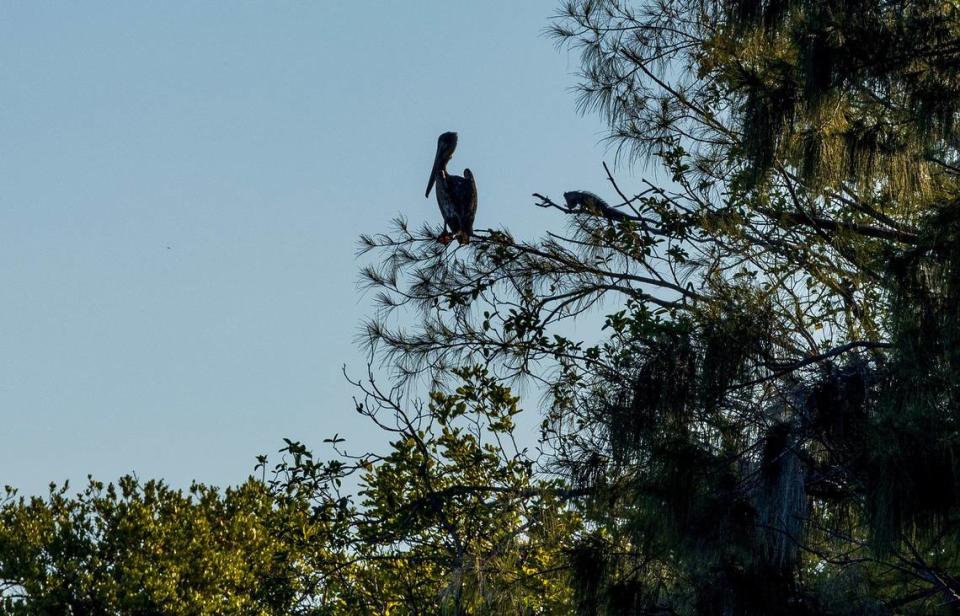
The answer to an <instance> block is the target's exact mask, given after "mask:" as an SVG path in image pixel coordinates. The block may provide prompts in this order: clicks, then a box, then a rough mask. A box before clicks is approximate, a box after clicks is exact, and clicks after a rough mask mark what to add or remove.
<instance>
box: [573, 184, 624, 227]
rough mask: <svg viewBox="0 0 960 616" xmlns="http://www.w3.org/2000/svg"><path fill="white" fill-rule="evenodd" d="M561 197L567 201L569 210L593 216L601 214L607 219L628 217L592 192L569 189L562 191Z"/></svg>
mask: <svg viewBox="0 0 960 616" xmlns="http://www.w3.org/2000/svg"><path fill="white" fill-rule="evenodd" d="M563 199H564V201H566V202H567V207H568V208H570V210H571V211H582V212H586V213H587V214H592V215H594V216H603V217H604V218H606V219H607V220H616V221H620V220H628V219H629V218H630V217H629V216H627V215H626V214H624V213H623V212H621V211H620V210H616V209H614V208H612V207H610V206H609V205H607V202H606V201H604V200H603V199H601V198H600V197H598V196H596V195H595V194H593V193H592V192H587V191H585V190H571V191H570V192H565V193H563Z"/></svg>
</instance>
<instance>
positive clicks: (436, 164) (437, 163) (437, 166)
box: [424, 146, 443, 197]
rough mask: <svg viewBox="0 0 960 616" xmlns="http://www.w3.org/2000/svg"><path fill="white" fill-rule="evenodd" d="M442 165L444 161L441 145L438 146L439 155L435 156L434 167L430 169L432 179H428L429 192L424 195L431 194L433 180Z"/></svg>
mask: <svg viewBox="0 0 960 616" xmlns="http://www.w3.org/2000/svg"><path fill="white" fill-rule="evenodd" d="M442 166H443V161H442V158H441V152H440V146H437V155H436V156H434V158H433V169H432V170H431V171H430V179H429V180H428V181H427V192H426V194H424V197H429V196H430V191H431V190H433V182H434V180H436V177H437V171H440V168H441V167H442Z"/></svg>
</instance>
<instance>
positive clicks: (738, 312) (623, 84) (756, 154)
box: [364, 0, 960, 614]
mask: <svg viewBox="0 0 960 616" xmlns="http://www.w3.org/2000/svg"><path fill="white" fill-rule="evenodd" d="M552 33H553V35H554V36H556V37H557V38H558V39H559V40H560V41H561V42H562V43H564V44H566V45H569V46H571V47H572V48H574V49H577V50H579V51H580V52H581V54H582V66H583V71H582V74H581V85H580V90H581V95H582V98H581V105H582V109H583V110H584V111H588V112H597V113H600V114H601V115H602V116H603V117H605V118H606V120H607V121H608V123H609V129H610V138H611V143H612V144H614V145H615V146H616V148H617V152H618V154H619V155H620V161H621V162H623V163H624V164H631V163H637V164H639V163H647V162H651V161H652V162H653V163H654V164H656V165H658V166H660V167H661V168H662V169H664V170H666V172H667V173H666V178H668V180H664V181H657V180H649V181H644V182H643V184H642V186H640V187H639V188H638V189H635V190H626V189H625V188H623V187H622V186H621V184H620V183H618V182H617V181H616V179H615V176H614V174H613V173H612V172H610V170H608V180H609V185H608V187H607V188H606V192H609V193H610V194H611V195H615V198H613V197H611V199H610V201H609V203H608V202H607V201H605V200H604V199H603V198H601V197H598V196H596V195H594V194H593V193H587V192H585V191H580V190H578V191H567V192H566V194H565V195H564V199H563V200H559V199H551V198H550V197H547V196H544V195H539V194H538V195H535V198H536V205H538V206H540V207H543V208H547V209H553V210H558V211H560V212H562V213H564V214H565V215H566V217H567V219H568V221H569V229H568V232H566V233H551V234H549V235H548V236H547V237H545V238H543V239H541V240H534V241H519V240H516V239H514V238H513V237H512V236H511V235H510V234H509V233H508V232H507V231H505V230H495V231H486V232H480V233H479V235H480V237H479V241H477V242H475V243H474V244H472V245H471V247H470V249H468V250H464V249H461V250H457V251H455V252H453V253H451V252H448V251H445V250H444V248H443V247H441V246H439V245H438V244H436V242H435V232H434V230H432V229H430V228H424V229H422V230H420V231H417V232H414V231H411V230H410V229H409V227H408V226H407V225H406V223H405V222H403V221H399V222H398V226H397V232H396V233H394V234H392V235H382V236H374V237H368V238H365V240H364V241H365V249H366V250H372V251H375V252H376V253H377V254H380V255H382V257H383V259H382V260H381V263H382V265H381V266H379V267H371V268H369V269H368V270H367V271H366V272H365V277H366V279H367V281H368V282H369V284H370V285H371V286H372V287H374V288H376V289H377V290H378V291H379V294H378V300H379V302H380V305H381V307H382V309H383V312H382V313H380V314H379V315H378V317H377V318H376V319H374V320H373V321H371V322H370V323H369V324H368V328H367V333H368V339H369V341H370V343H371V347H372V348H373V349H374V350H376V351H378V352H381V353H383V354H384V356H385V357H388V358H390V359H392V360H393V361H394V365H395V366H396V367H397V368H398V370H399V372H400V376H401V377H403V378H406V379H409V378H416V377H418V376H428V377H430V378H434V379H439V380H441V381H442V380H443V378H444V376H443V375H444V374H446V373H447V372H448V371H449V370H450V369H451V368H452V367H456V366H460V365H464V364H472V363H478V362H479V363H483V364H485V365H487V366H489V367H490V369H491V370H494V371H495V372H496V374H498V375H499V376H500V377H503V378H516V377H526V378H529V379H532V380H533V381H534V382H537V383H540V384H542V385H543V386H544V387H545V388H546V390H547V391H548V392H549V393H550V397H549V401H548V404H547V409H546V417H545V420H544V424H543V435H542V436H543V444H544V446H546V447H549V448H551V455H550V457H549V460H545V462H548V463H549V465H550V469H551V470H552V472H555V473H558V474H559V475H560V476H561V477H563V478H564V479H565V480H566V481H568V482H570V483H572V484H574V485H575V487H577V488H578V490H577V491H576V492H571V493H576V494H586V496H584V497H582V498H576V499H572V500H571V506H574V507H576V508H578V509H579V510H580V512H581V513H582V514H583V516H584V517H585V519H586V520H587V521H588V524H587V525H586V527H585V530H584V531H583V532H582V533H581V535H580V537H579V541H578V544H577V547H576V548H575V549H573V550H572V551H571V552H570V559H569V565H570V566H571V567H572V568H573V570H574V571H575V573H576V574H575V575H574V577H573V579H575V580H577V583H578V586H577V591H578V596H579V598H580V607H581V611H582V612H583V613H588V614H620V613H631V614H632V613H650V614H656V613H664V614H672V613H704V614H773V613H776V614H822V613H836V614H852V613H902V612H911V613H938V612H951V611H952V610H956V609H960V607H958V606H960V579H957V577H956V576H957V575H958V565H960V562H958V559H960V549H958V548H957V540H958V539H960V536H958V533H957V522H958V513H960V500H958V499H960V481H958V479H960V467H958V461H957V456H956V448H957V444H958V437H960V432H958V428H960V426H958V420H960V409H958V404H957V402H958V394H960V390H958V384H960V379H958V378H957V376H958V368H960V354H958V351H957V350H956V349H957V348H958V345H957V344H956V341H955V337H956V336H957V332H958V323H957V320H958V306H960V301H958V300H960V284H958V282H960V276H958V272H960V270H958V267H960V252H958V250H960V249H958V248H956V247H957V246H958V242H957V239H960V238H958V237H957V235H958V230H960V221H958V219H960V216H958V215H957V212H958V207H960V205H958V201H960V199H958V197H960V186H958V183H957V175H958V173H960V161H958V158H960V157H958V143H960V142H958V136H960V135H958V131H957V128H956V126H955V123H954V121H953V120H954V118H955V117H956V113H957V108H956V107H957V104H958V101H960V7H958V6H956V5H955V4H954V3H952V2H949V1H939V2H931V1H916V2H914V1H897V2H894V1H890V2H887V1H883V0H881V1H872V2H865V1H858V0H849V1H844V2H813V1H810V0H806V1H803V0H794V1H789V0H767V1H759V0H727V1H717V2H711V1H704V0H635V1H633V2H628V1H626V0H573V1H571V2H568V3H567V4H566V5H565V7H564V8H563V10H562V14H561V16H560V17H559V19H558V20H557V21H556V22H555V23H554V26H553V29H552ZM560 188H562V189H568V188H572V187H560ZM597 192H600V191H597ZM611 204H612V205H611ZM601 302H603V303H604V306H605V307H609V306H611V305H613V306H614V309H615V310H616V311H615V312H613V313H611V314H609V316H608V317H607V319H606V324H605V330H606V333H607V334H609V335H608V336H607V337H606V338H604V339H603V341H602V342H600V343H598V344H591V343H590V342H584V341H579V340H574V339H571V338H570V337H569V336H568V335H564V332H565V331H568V330H566V329H565V325H564V324H565V323H566V322H567V321H570V320H573V319H576V318H577V317H578V316H579V315H581V314H583V313H584V312H586V311H588V310H591V309H593V308H595V307H596V306H597V305H598V304H600V303H601ZM408 309H411V310H412V311H413V312H414V313H415V314H417V319H415V320H414V322H415V323H417V325H414V326H413V327H407V328H403V327H401V328H390V327H388V326H387V325H386V324H387V323H388V322H389V319H390V317H391V315H392V314H393V313H395V312H397V311H404V310H408Z"/></svg>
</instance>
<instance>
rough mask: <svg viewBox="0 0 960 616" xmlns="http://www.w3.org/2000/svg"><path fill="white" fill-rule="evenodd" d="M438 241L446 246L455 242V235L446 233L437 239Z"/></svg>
mask: <svg viewBox="0 0 960 616" xmlns="http://www.w3.org/2000/svg"><path fill="white" fill-rule="evenodd" d="M437 241H438V242H440V243H441V244H443V245H444V246H446V245H447V244H449V243H450V242H452V241H453V233H450V232H448V231H444V232H443V233H441V234H440V235H439V236H438V237H437Z"/></svg>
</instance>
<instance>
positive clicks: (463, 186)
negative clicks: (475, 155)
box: [426, 133, 477, 244]
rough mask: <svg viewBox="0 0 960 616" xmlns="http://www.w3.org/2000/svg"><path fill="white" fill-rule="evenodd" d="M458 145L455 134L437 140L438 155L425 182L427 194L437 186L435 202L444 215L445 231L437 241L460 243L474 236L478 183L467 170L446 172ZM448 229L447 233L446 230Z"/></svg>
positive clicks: (447, 134)
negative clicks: (454, 173)
mask: <svg viewBox="0 0 960 616" xmlns="http://www.w3.org/2000/svg"><path fill="white" fill-rule="evenodd" d="M456 148H457V133H443V134H442V135H440V138H439V139H437V155H436V156H435V157H434V160H433V171H431V172H430V181H429V182H428V183H427V192H426V196H427V197H429V196H430V190H431V189H432V188H433V185H434V184H436V185H437V205H439V206H440V214H441V215H442V216H443V223H444V232H443V234H441V235H440V237H439V238H438V240H439V241H440V242H441V243H444V244H447V243H449V242H450V241H451V240H452V239H453V238H454V237H456V238H457V241H459V242H460V243H461V244H467V243H469V242H470V236H471V235H473V220H474V218H475V217H476V215H477V182H476V180H475V179H474V177H473V173H471V172H470V170H469V169H464V170H463V176H462V177H461V176H459V175H451V174H450V173H448V172H447V163H449V162H450V159H451V158H452V157H453V151H454V150H455V149H456ZM447 229H449V232H448V231H447Z"/></svg>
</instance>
